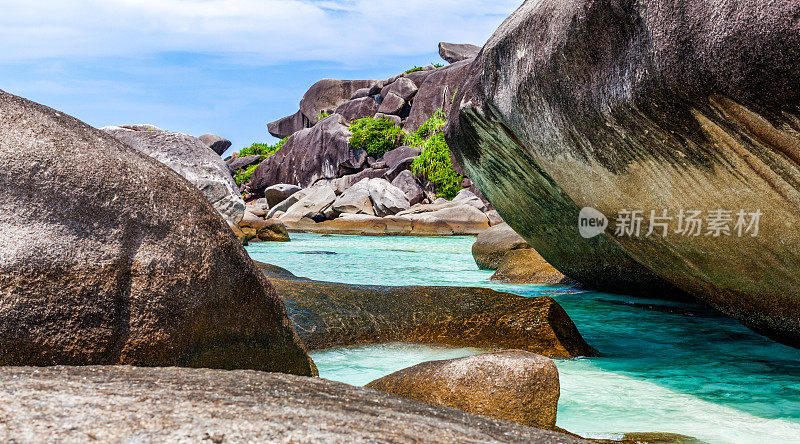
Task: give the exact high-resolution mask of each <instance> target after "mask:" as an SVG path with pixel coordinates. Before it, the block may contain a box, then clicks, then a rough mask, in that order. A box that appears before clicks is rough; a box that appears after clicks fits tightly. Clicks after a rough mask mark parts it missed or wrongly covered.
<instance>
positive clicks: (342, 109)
mask: <svg viewBox="0 0 800 444" xmlns="http://www.w3.org/2000/svg"><path fill="white" fill-rule="evenodd" d="M379 107H380V105H379V104H378V101H377V100H375V99H374V98H372V97H362V98H359V99H355V100H349V101H347V102H344V103H342V104H341V105H339V106H338V107H337V108H336V111H335V114H338V115H340V116H342V117H344V120H346V121H347V122H353V121H354V120H358V119H363V118H365V117H372V116H374V115H375V113H377V112H378V108H379Z"/></svg>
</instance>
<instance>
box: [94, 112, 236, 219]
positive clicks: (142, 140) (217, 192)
mask: <svg viewBox="0 0 800 444" xmlns="http://www.w3.org/2000/svg"><path fill="white" fill-rule="evenodd" d="M130 127H132V126H130V125H129V126H128V128H130ZM128 128H123V127H105V128H103V129H102V130H103V131H105V132H106V133H108V134H110V135H112V136H113V137H115V138H116V139H117V140H119V141H120V142H122V143H123V144H125V145H127V146H129V147H131V148H133V149H135V150H137V151H139V152H142V153H144V154H146V155H148V156H150V157H152V158H154V159H156V160H158V161H159V162H161V163H163V164H164V165H166V166H168V167H169V168H171V169H172V170H173V171H175V172H176V173H178V174H180V175H181V176H183V177H184V178H185V179H186V180H188V181H189V182H191V183H192V184H194V186H196V187H197V188H198V189H200V191H202V192H203V194H205V196H206V198H207V199H208V200H209V202H211V205H213V206H214V208H216V209H217V211H218V212H219V213H220V214H221V215H222V217H224V218H225V219H226V220H227V221H228V223H229V224H230V225H237V224H238V223H239V221H241V220H242V216H243V215H244V200H242V195H241V194H240V193H239V187H238V186H237V185H236V182H235V181H234V180H233V177H231V174H230V170H229V169H228V166H227V165H226V164H225V161H223V160H222V159H221V158H220V157H219V155H217V154H216V153H214V152H213V151H211V150H209V149H208V147H207V146H206V144H204V143H203V142H201V141H200V140H199V139H197V138H196V137H192V136H189V135H187V134H181V133H170V132H167V131H156V130H136V129H128Z"/></svg>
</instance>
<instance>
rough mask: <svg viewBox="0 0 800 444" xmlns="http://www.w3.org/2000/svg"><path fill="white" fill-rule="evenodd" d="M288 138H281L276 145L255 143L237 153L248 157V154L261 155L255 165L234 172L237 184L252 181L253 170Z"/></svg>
mask: <svg viewBox="0 0 800 444" xmlns="http://www.w3.org/2000/svg"><path fill="white" fill-rule="evenodd" d="M287 139H288V137H287V138H286V139H282V140H279V141H278V143H276V144H274V145H268V144H266V143H254V144H252V145H250V146H248V147H247V148H243V149H242V150H241V151H239V154H237V155H236V156H237V157H247V156H261V160H260V161H259V162H258V163H256V164H253V165H250V166H248V167H247V168H239V169H238V170H236V171H235V172H234V176H233V178H234V179H235V180H236V185H239V186H241V185H242V184H245V183H248V182H250V176H252V175H253V172H254V171H255V170H256V168H258V165H260V164H261V162H263V161H264V159H266V158H267V157H269V156H271V155H273V154H275V153H276V152H278V150H279V149H281V147H282V146H283V144H284V143H286V140H287Z"/></svg>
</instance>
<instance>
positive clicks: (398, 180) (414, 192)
mask: <svg viewBox="0 0 800 444" xmlns="http://www.w3.org/2000/svg"><path fill="white" fill-rule="evenodd" d="M392 185H394V186H396V187H397V188H399V189H400V191H402V192H403V194H405V195H406V199H408V203H409V204H411V205H417V204H419V203H422V201H423V200H425V190H424V189H423V188H422V186H420V184H419V182H417V179H416V178H415V177H414V174H413V173H411V171H408V170H405V171H402V172H400V173H399V174H398V175H397V177H395V178H394V180H392Z"/></svg>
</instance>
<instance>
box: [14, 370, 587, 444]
mask: <svg viewBox="0 0 800 444" xmlns="http://www.w3.org/2000/svg"><path fill="white" fill-rule="evenodd" d="M0 384H2V386H3V390H2V391H0V402H1V403H2V405H3V406H4V410H5V413H4V421H3V423H2V424H0V435H2V436H3V437H4V439H5V440H8V441H11V442H18V441H19V442H44V441H56V442H85V441H94V440H97V441H100V442H195V443H199V442H209V443H215V442H233V443H240V442H278V443H290V442H311V443H323V442H324V443H328V442H339V443H345V442H348V443H350V442H357V443H364V442H418V443H428V442H448V443H478V442H481V443H501V442H528V443H541V444H556V443H563V444H572V443H582V442H588V441H584V440H581V439H579V438H574V437H572V436H568V435H565V434H561V433H557V432H552V431H544V430H538V429H535V428H531V427H525V426H523V425H520V424H515V423H513V422H508V421H501V420H497V419H492V418H487V417H485V416H479V415H471V414H468V413H465V412H463V411H460V410H456V409H453V408H447V407H433V406H430V405H428V404H423V403H421V402H416V401H411V400H408V399H403V398H400V397H398V396H395V395H391V394H388V393H382V392H377V391H374V390H367V389H363V388H360V387H353V386H351V385H347V384H342V383H339V382H332V381H327V380H324V379H320V378H303V377H298V376H289V375H280V374H274V373H263V372H253V371H235V372H224V371H215V370H199V369H183V368H162V369H143V368H132V367H58V368H44V369H34V368H29V367H16V368H15V367H6V368H2V369H0ZM65 406H68V408H65ZM176 406H177V407H176Z"/></svg>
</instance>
